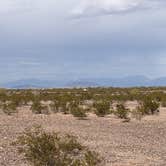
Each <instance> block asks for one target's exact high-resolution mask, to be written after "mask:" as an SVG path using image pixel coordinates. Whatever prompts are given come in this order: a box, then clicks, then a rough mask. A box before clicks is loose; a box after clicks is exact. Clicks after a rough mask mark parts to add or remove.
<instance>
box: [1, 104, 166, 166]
mask: <svg viewBox="0 0 166 166" xmlns="http://www.w3.org/2000/svg"><path fill="white" fill-rule="evenodd" d="M34 125H41V126H42V127H43V128H45V129H46V130H49V131H55V132H61V133H69V134H72V135H75V136H77V137H78V139H79V141H80V142H81V143H82V144H84V145H86V146H88V147H89V148H90V149H92V150H95V151H97V152H98V153H99V154H100V155H101V156H102V157H104V159H105V166H165V165H166V109H163V108H162V109H161V114H160V115H159V116H149V117H145V118H144V119H143V120H142V121H141V122H139V121H134V120H132V121H131V122H129V123H122V121H121V120H119V119H116V118H115V117H111V116H108V117H104V118H98V117H96V116H95V115H92V114H90V115H89V116H88V118H87V120H77V119H76V118H73V117H72V116H71V115H62V114H51V115H48V116H47V115H33V114H32V113H31V112H30V111H29V108H28V107H25V108H22V109H20V110H19V113H18V114H15V115H12V116H7V115H3V114H1V115H0V166H28V164H27V163H26V162H25V161H24V160H23V158H22V156H20V155H18V153H17V150H16V149H15V147H14V146H12V145H11V142H13V141H14V140H15V139H16V138H17V136H18V135H20V134H21V132H23V131H24V130H25V129H26V128H31V127H32V126H34Z"/></svg>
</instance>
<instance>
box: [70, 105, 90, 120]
mask: <svg viewBox="0 0 166 166" xmlns="http://www.w3.org/2000/svg"><path fill="white" fill-rule="evenodd" d="M70 113H71V114H72V115H73V116H74V117H77V118H79V119H85V118H86V117H87V115H86V113H85V110H83V109H82V108H79V107H78V106H77V107H72V109H71V111H70Z"/></svg>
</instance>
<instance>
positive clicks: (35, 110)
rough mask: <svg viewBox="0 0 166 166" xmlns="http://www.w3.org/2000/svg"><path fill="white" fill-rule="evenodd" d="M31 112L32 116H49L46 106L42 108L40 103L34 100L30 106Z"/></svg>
mask: <svg viewBox="0 0 166 166" xmlns="http://www.w3.org/2000/svg"><path fill="white" fill-rule="evenodd" d="M31 110H32V112H33V113H34V114H46V115H47V114H49V110H48V107H47V106H42V105H41V103H40V101H38V100H36V101H34V102H33V104H32V106H31Z"/></svg>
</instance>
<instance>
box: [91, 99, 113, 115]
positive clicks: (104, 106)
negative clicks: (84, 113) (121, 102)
mask: <svg viewBox="0 0 166 166" xmlns="http://www.w3.org/2000/svg"><path fill="white" fill-rule="evenodd" d="M94 108H95V114H96V115H97V116H99V117H103V116H105V115H108V114H110V102H107V101H99V102H95V103H94Z"/></svg>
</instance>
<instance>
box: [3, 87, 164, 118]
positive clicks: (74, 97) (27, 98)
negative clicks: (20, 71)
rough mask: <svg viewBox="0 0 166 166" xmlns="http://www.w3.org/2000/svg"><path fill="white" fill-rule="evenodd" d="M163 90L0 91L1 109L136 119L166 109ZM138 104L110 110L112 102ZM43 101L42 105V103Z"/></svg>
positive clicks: (10, 113)
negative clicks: (133, 108)
mask: <svg viewBox="0 0 166 166" xmlns="http://www.w3.org/2000/svg"><path fill="white" fill-rule="evenodd" d="M165 91H166V88H164V87H163V88H161V87H159V88H153V87H151V88H87V89H86V90H85V89H82V88H77V89H76V88H75V89H38V90H37V89H28V90H10V89H9V90H6V89H3V90H1V91H0V105H1V110H2V111H3V112H4V113H5V114H7V115H12V114H13V113H17V110H18V109H17V108H18V107H22V106H30V107H31V108H30V109H31V110H32V112H33V113H34V114H46V115H48V114H50V113H63V114H72V115H73V116H74V117H77V118H79V119H84V118H86V116H87V113H88V112H91V113H95V114H96V115H97V116H98V117H104V116H106V115H109V114H115V115H116V116H117V117H118V118H121V119H128V117H129V116H130V114H132V116H135V117H136V119H141V118H142V117H143V116H145V115H153V114H157V113H159V106H160V105H161V106H163V107H165V106H166V93H165ZM126 101H137V102H139V105H138V106H137V108H136V109H135V110H128V109H126V108H125V106H124V105H123V104H118V105H117V106H116V108H115V107H113V105H112V104H113V103H125V102H126ZM42 102H44V103H45V104H43V103H42Z"/></svg>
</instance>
